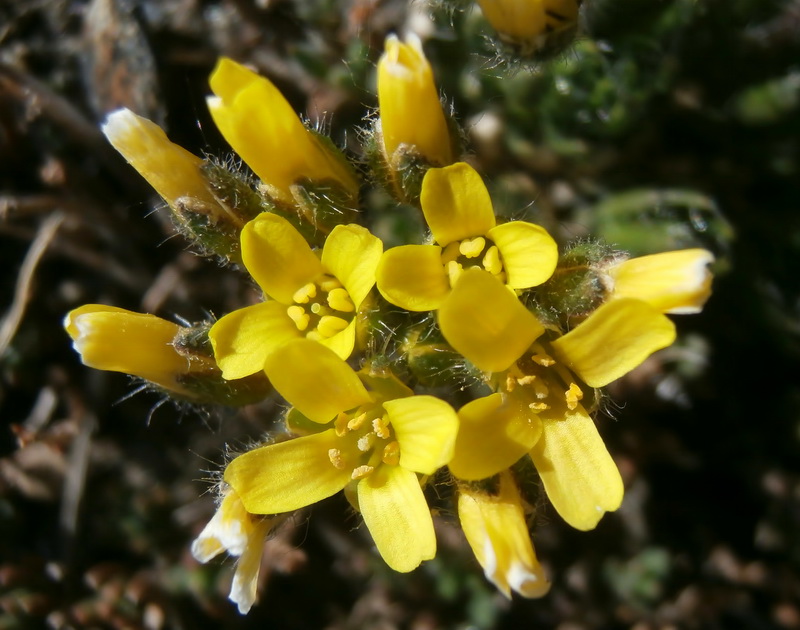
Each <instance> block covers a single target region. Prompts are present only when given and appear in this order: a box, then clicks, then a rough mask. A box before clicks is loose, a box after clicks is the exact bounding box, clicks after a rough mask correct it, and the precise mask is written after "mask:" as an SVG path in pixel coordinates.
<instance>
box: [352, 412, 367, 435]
mask: <svg viewBox="0 0 800 630" xmlns="http://www.w3.org/2000/svg"><path fill="white" fill-rule="evenodd" d="M366 419H367V412H366V411H365V412H364V413H362V414H359V415H357V416H356V417H355V418H353V419H352V420H350V422H348V423H347V428H348V429H350V430H351V431H358V429H360V428H361V425H362V424H364V421H365V420H366Z"/></svg>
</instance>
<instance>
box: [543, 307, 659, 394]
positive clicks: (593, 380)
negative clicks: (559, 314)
mask: <svg viewBox="0 0 800 630" xmlns="http://www.w3.org/2000/svg"><path fill="white" fill-rule="evenodd" d="M673 341H675V325H674V324H673V323H672V322H671V321H670V320H669V319H668V318H667V317H665V316H664V315H662V314H661V313H659V312H658V311H657V310H656V309H654V308H653V307H652V306H650V305H649V304H646V303H645V302H642V301H641V300H634V299H630V298H622V299H619V300H612V301H610V302H606V303H605V304H603V305H602V306H601V307H600V308H598V309H597V310H596V311H595V312H594V313H592V314H591V315H590V316H589V318H588V319H587V320H586V321H584V322H582V323H581V324H580V325H578V327H577V328H575V329H574V330H572V331H570V332H568V333H567V334H566V335H564V336H563V337H559V338H558V339H556V340H555V341H553V342H552V348H553V351H554V353H555V355H556V357H557V358H558V359H559V360H561V361H562V362H564V363H566V364H567V365H568V366H569V368H570V369H571V370H572V371H573V372H575V373H576V374H577V375H578V376H579V377H580V378H582V379H583V381H584V382H585V383H586V384H587V385H589V386H590V387H603V386H604V385H608V384H609V383H610V382H611V381H613V380H616V379H618V378H619V377H621V376H623V375H624V374H627V373H628V372H630V371H631V370H632V369H634V368H635V367H637V366H638V365H639V364H641V363H642V361H644V360H645V359H646V358H647V357H649V356H650V355H651V354H653V352H655V351H656V350H660V349H661V348H665V347H667V346H668V345H670V344H671V343H672V342H673Z"/></svg>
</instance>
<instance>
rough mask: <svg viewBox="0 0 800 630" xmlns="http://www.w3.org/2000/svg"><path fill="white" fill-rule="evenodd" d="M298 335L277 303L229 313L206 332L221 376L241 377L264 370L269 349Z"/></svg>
mask: <svg viewBox="0 0 800 630" xmlns="http://www.w3.org/2000/svg"><path fill="white" fill-rule="evenodd" d="M299 336H300V332H299V331H298V330H297V326H295V324H294V322H292V320H291V319H290V318H289V316H288V315H287V314H286V307H285V306H284V305H283V304H281V303H280V302H262V303H261V304H254V305H253V306H246V307H245V308H240V309H239V310H236V311H233V312H232V313H229V314H228V315H226V316H225V317H223V318H222V319H220V320H219V321H217V323H215V324H214V325H213V326H212V327H211V330H209V331H208V338H209V339H210V340H211V346H212V347H213V348H214V357H215V358H216V360H217V365H218V366H219V368H220V369H221V370H222V376H223V378H226V379H227V380H233V379H237V378H244V377H245V376H249V375H250V374H255V373H256V372H260V371H261V370H263V369H264V362H265V361H266V359H267V356H268V355H269V353H270V352H272V351H273V350H275V349H276V348H277V347H279V346H280V345H282V344H284V343H286V342H287V341H289V340H291V339H295V338H297V337H299Z"/></svg>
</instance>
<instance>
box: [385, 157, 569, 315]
mask: <svg viewBox="0 0 800 630" xmlns="http://www.w3.org/2000/svg"><path fill="white" fill-rule="evenodd" d="M421 203H422V212H423V214H424V215H425V219H426V221H427V222H428V226H429V227H430V229H431V232H432V234H433V240H434V244H432V245H403V246H401V247H394V248H392V249H390V250H388V251H387V252H386V253H385V254H384V255H383V257H382V258H381V262H380V265H379V267H378V273H377V284H378V290H379V291H380V292H381V294H382V295H383V297H385V298H386V299H387V300H388V301H389V302H391V303H392V304H396V305H397V306H400V307H401V308H404V309H406V310H409V311H431V310H436V309H438V308H440V307H441V306H442V304H443V303H444V301H445V299H446V298H447V297H448V295H449V294H450V291H451V289H452V287H453V286H454V285H455V284H456V282H457V280H458V278H459V276H460V275H461V273H462V272H463V271H464V270H465V269H468V268H470V267H478V268H481V269H484V270H486V271H487V272H489V273H490V274H491V275H493V276H495V277H496V278H498V279H499V280H500V281H501V282H503V284H505V285H506V286H508V287H509V288H510V289H527V288H530V287H534V286H537V285H539V284H541V283H542V282H544V281H545V280H547V279H548V278H549V277H550V276H551V275H552V273H553V270H554V269H555V267H556V263H557V261H558V248H557V246H556V243H555V241H554V240H553V239H552V237H551V236H550V235H549V234H548V233H547V231H546V230H544V228H542V227H540V226H538V225H534V224H533V223H527V222H526V221H511V222H509V223H504V224H502V225H497V224H496V221H495V216H494V210H493V209H492V201H491V199H490V197H489V192H488V191H487V190H486V186H484V184H483V180H482V179H481V177H480V175H478V173H476V172H475V170H474V169H473V168H472V167H471V166H469V165H468V164H466V163H464V162H458V163H456V164H453V165H451V166H448V167H445V168H432V169H430V170H429V171H428V172H427V173H426V175H425V179H424V180H423V182H422V194H421Z"/></svg>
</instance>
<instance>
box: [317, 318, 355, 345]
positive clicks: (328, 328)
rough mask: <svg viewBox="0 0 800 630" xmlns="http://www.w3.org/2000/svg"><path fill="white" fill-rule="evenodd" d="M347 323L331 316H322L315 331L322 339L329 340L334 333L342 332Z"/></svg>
mask: <svg viewBox="0 0 800 630" xmlns="http://www.w3.org/2000/svg"><path fill="white" fill-rule="evenodd" d="M347 324H348V322H347V321H346V320H344V319H342V318H341V317H334V316H333V315H323V316H322V317H320V318H319V324H317V330H318V331H319V334H320V335H322V338H323V339H329V338H331V337H333V336H334V335H335V334H336V333H338V332H341V331H343V330H344V329H345V328H347Z"/></svg>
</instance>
